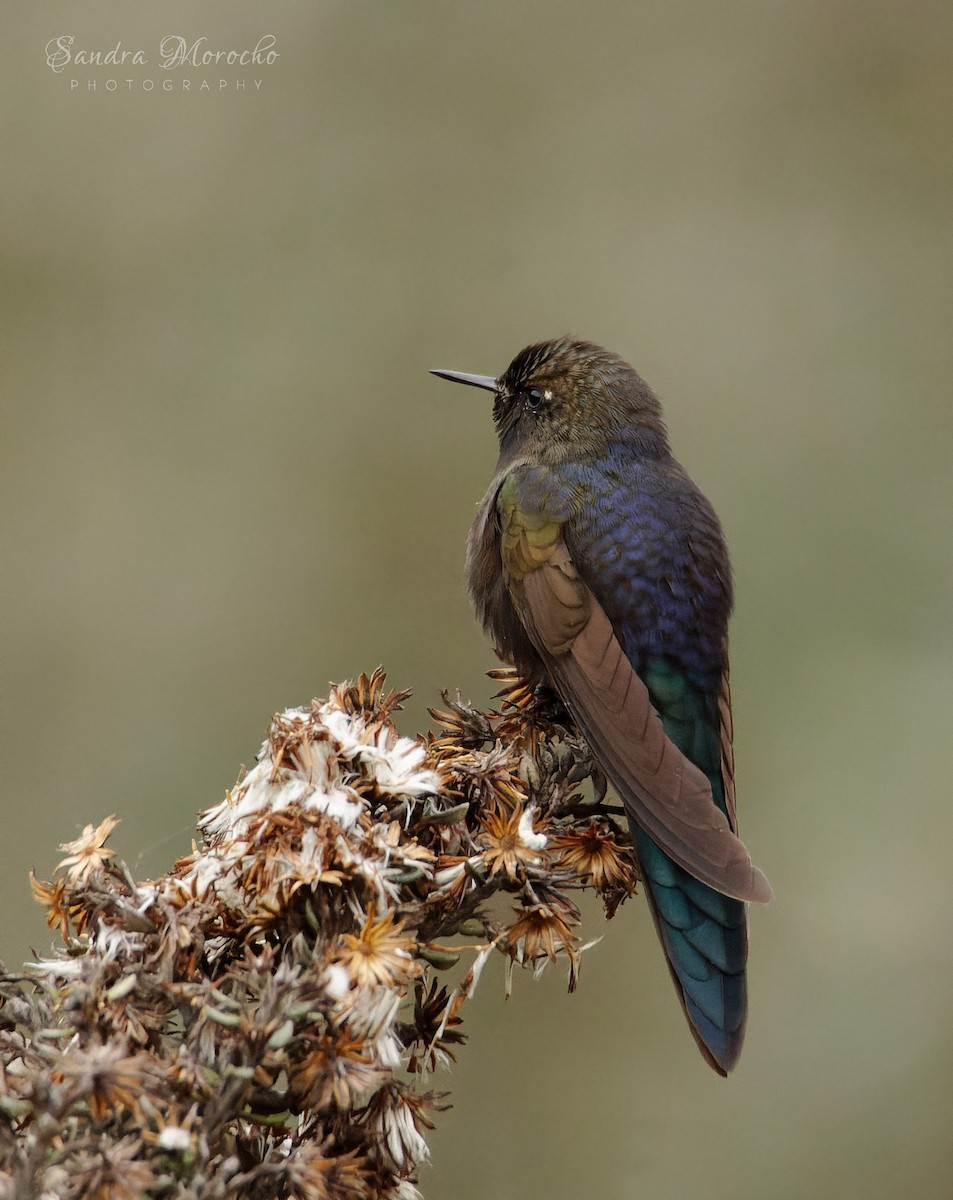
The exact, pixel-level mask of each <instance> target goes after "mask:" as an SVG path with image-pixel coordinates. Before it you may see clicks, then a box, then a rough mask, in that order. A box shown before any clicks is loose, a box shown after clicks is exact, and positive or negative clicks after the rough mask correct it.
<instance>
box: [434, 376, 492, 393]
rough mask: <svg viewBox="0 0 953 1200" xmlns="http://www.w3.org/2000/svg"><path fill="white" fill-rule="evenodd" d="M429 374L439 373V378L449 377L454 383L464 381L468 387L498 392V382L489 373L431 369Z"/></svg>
mask: <svg viewBox="0 0 953 1200" xmlns="http://www.w3.org/2000/svg"><path fill="white" fill-rule="evenodd" d="M430 374H431V375H439V376H440V378H441V379H450V380H452V381H453V382H454V383H465V384H467V385H468V386H469V387H478V388H485V389H486V391H488V392H498V391H499V390H500V388H499V384H498V383H497V382H496V380H495V379H494V378H493V377H492V376H491V375H467V374H466V373H465V372H463V371H431V372H430Z"/></svg>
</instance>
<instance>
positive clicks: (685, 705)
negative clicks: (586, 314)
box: [433, 338, 771, 1075]
mask: <svg viewBox="0 0 953 1200" xmlns="http://www.w3.org/2000/svg"><path fill="white" fill-rule="evenodd" d="M433 373H434V374H435V375H440V376H442V377H444V378H446V379H452V380H454V381H455V382H457V383H465V384H469V385H471V386H474V387H477V388H484V389H486V390H487V391H489V392H492V393H493V396H494V402H493V420H494V422H495V424H496V431H497V434H498V436H499V442H500V457H499V461H498V463H497V468H496V473H495V475H494V477H493V481H492V483H491V484H490V487H489V490H488V491H487V493H486V496H485V497H484V499H483V502H482V504H481V505H480V509H479V511H478V513H477V517H476V520H475V521H474V523H473V527H472V529H471V530H470V538H469V542H468V545H467V574H468V579H469V585H470V591H471V593H472V595H473V600H474V602H475V605H476V609H477V613H478V615H479V617H480V620H481V621H482V622H483V625H484V628H485V629H486V631H487V634H488V635H489V637H490V638H491V639H492V640H493V643H494V645H495V647H496V650H497V653H498V654H499V655H500V657H501V658H502V659H504V660H505V661H506V662H508V663H511V664H512V665H513V666H515V667H516V668H517V670H518V671H519V672H520V673H521V674H523V675H525V676H527V677H528V678H529V679H531V680H534V681H536V682H538V683H545V684H547V685H549V687H551V688H552V689H553V690H554V691H555V692H556V693H557V695H558V696H559V697H560V699H561V700H562V702H563V704H564V705H565V706H566V708H567V709H568V710H569V712H570V713H571V715H572V717H573V719H574V721H575V723H576V725H577V726H578V727H579V729H580V730H581V731H582V733H583V734H584V735H585V738H586V740H587V741H588V743H589V745H590V747H591V749H592V752H593V756H594V758H595V760H596V762H597V763H598V765H599V767H600V768H601V769H602V771H603V772H604V773H605V775H606V776H607V777H608V779H609V780H610V781H611V782H612V784H613V785H614V787H615V789H616V791H617V792H618V793H619V796H620V797H621V799H622V803H623V805H624V807H625V811H626V814H627V816H628V820H629V825H630V828H631V831H632V836H633V840H634V843H635V854H636V857H637V859H638V863H639V867H640V871H641V875H642V879H643V881H644V886H645V892H646V895H647V897H648V901H649V905H650V907H651V910H652V915H653V917H654V918H655V925H656V928H657V930H658V934H659V937H660V938H661V942H662V946H663V948H664V950H665V956H666V958H667V960H668V965H669V968H670V970H671V974H672V979H673V980H674V982H675V987H676V990H677V992H678V995H679V999H680V1000H681V1002H682V1005H683V1007H684V1010H685V1015H686V1016H687V1017H688V1023H689V1026H690V1028H691V1030H692V1033H693V1034H694V1036H695V1040H696V1041H697V1043H698V1046H699V1048H700V1049H701V1052H702V1054H703V1055H704V1056H705V1058H706V1059H707V1061H708V1062H709V1063H710V1064H711V1066H712V1067H714V1069H715V1070H716V1071H718V1072H719V1073H721V1074H723V1075H724V1074H727V1072H728V1071H730V1070H731V1068H732V1067H733V1066H734V1064H735V1062H736V1061H737V1059H738V1055H739V1053H740V1052H741V1044H742V1040H743V1037H744V1029H745V1019H746V1014H747V995H746V983H745V962H746V959H747V954H748V936H747V916H746V902H747V901H752V900H756V901H766V900H769V899H770V897H771V888H770V885H769V884H768V881H767V879H766V878H765V877H764V875H763V874H762V873H761V872H760V871H759V870H758V868H757V867H755V866H754V865H753V864H752V862H751V857H750V855H749V854H748V851H747V850H746V848H745V846H744V844H743V843H742V842H741V840H740V839H739V837H738V832H737V819H736V815H735V788H734V762H733V755H732V745H731V738H732V725H731V698H730V694H729V690H728V616H729V613H730V611H731V605H732V583H731V568H730V564H729V561H728V552H727V549H726V547H725V540H724V537H723V535H722V531H721V526H720V524H719V522H718V518H717V516H716V515H715V512H714V509H713V508H712V506H711V505H710V504H709V502H708V501H707V500H706V499H705V497H704V495H702V493H701V491H700V490H699V489H698V487H696V485H695V484H694V483H693V482H692V480H691V479H690V478H689V476H688V474H687V473H686V472H685V470H684V469H683V468H682V467H681V466H680V465H679V463H678V462H676V460H675V459H674V458H673V457H672V452H671V450H670V448H669V442H668V435H667V432H666V429H665V424H664V421H663V419H662V409H661V406H660V404H659V402H658V400H657V399H656V397H655V395H654V393H653V392H652V390H651V388H649V386H648V384H646V383H645V381H644V380H643V379H641V378H640V376H639V375H637V374H636V372H635V371H634V370H633V368H632V367H631V366H629V364H628V363H627V362H625V361H624V360H623V359H621V358H619V357H618V356H617V355H615V354H611V353H610V352H609V351H607V350H603V349H602V348H601V347H599V346H595V345H592V344H591V343H589V342H581V341H576V340H574V339H571V338H560V339H558V340H556V341H551V342H542V343H540V344H539V345H534V346H529V347H527V348H526V349H525V350H523V351H521V352H520V353H519V354H518V355H517V356H516V358H514V359H513V361H512V362H511V363H510V365H509V367H507V369H506V371H505V372H504V373H503V374H502V375H501V376H500V377H499V378H498V379H497V378H491V377H489V376H483V375H466V374H463V373H461V372H456V371H434V372H433Z"/></svg>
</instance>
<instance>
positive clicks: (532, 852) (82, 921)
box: [0, 671, 635, 1200]
mask: <svg viewBox="0 0 953 1200" xmlns="http://www.w3.org/2000/svg"><path fill="white" fill-rule="evenodd" d="M500 678H501V679H503V680H504V682H505V683H506V685H507V686H506V689H505V691H504V693H502V694H501V704H500V711H498V712H497V711H490V712H485V713H480V712H477V711H476V710H474V709H472V708H471V707H469V706H467V705H465V704H463V703H462V702H461V701H459V700H455V701H450V700H448V699H447V698H446V697H444V702H445V706H446V707H445V710H444V711H443V712H442V713H440V714H439V716H438V718H437V719H438V720H439V721H440V722H441V724H442V730H441V731H440V732H439V733H438V734H437V735H428V736H427V737H426V738H424V739H417V740H411V739H409V738H406V737H402V736H400V734H399V733H398V731H397V729H396V727H395V726H394V724H393V720H392V718H393V715H394V713H395V712H396V711H397V710H398V708H399V706H400V703H401V701H402V700H403V699H404V698H405V696H406V693H404V692H395V691H387V690H386V688H385V680H384V675H383V672H379V671H378V672H374V673H373V674H372V675H370V676H361V677H360V678H359V679H358V680H357V682H356V683H353V684H341V685H339V686H337V687H335V688H334V689H333V690H332V692H331V695H330V696H329V697H328V698H327V699H326V700H315V701H314V702H313V703H312V704H311V705H310V707H309V708H306V709H288V710H287V711H285V712H283V713H279V714H278V715H277V716H276V717H275V718H274V719H273V721H272V722H271V726H270V728H269V730H268V735H267V737H266V740H265V742H264V745H263V746H262V750H261V752H260V754H259V756H258V760H257V762H256V763H255V764H254V765H253V766H252V767H251V769H250V770H248V771H247V772H246V773H244V774H243V775H242V777H241V778H240V779H239V781H238V783H237V784H236V785H235V786H234V788H232V789H231V790H230V791H229V792H228V793H226V797H225V799H224V800H223V801H222V802H221V803H220V804H217V805H215V806H214V807H213V808H210V809H209V810H208V811H207V812H204V813H202V814H201V816H200V818H199V835H200V840H199V842H198V844H197V845H195V846H193V849H192V852H191V853H190V854H188V855H186V856H185V857H183V858H181V859H180V860H179V861H178V862H177V863H176V864H175V865H174V867H173V868H172V870H171V871H170V873H169V874H168V875H165V876H163V877H161V878H159V879H156V880H152V881H149V882H142V883H136V882H135V881H134V880H133V877H132V875H131V874H130V873H129V871H128V869H127V868H125V867H124V866H123V865H122V864H121V863H120V862H118V860H116V858H115V856H114V854H113V852H112V851H110V850H107V849H106V848H105V843H106V840H107V838H108V837H109V835H110V833H111V832H112V830H113V829H114V828H115V825H116V818H115V817H108V818H106V820H104V821H103V822H101V824H100V825H99V826H98V827H96V828H93V827H92V826H87V827H86V829H84V831H83V833H82V834H81V835H80V837H78V838H76V839H75V840H74V841H72V842H68V843H66V844H65V845H64V846H63V847H62V849H63V851H65V852H66V856H65V857H64V858H63V859H62V861H61V862H60V864H59V867H58V868H57V870H58V872H59V874H58V875H57V877H56V879H55V880H54V881H53V882H51V883H45V882H42V881H40V880H36V879H33V880H32V886H33V890H34V895H35V896H36V898H37V900H39V901H40V903H41V904H43V905H44V907H45V908H46V909H47V914H48V915H47V919H48V921H49V923H50V925H51V926H52V927H54V928H56V929H58V931H59V933H60V935H61V937H62V938H63V940H64V942H65V943H66V949H65V951H61V952H59V953H57V954H56V955H55V956H54V957H52V958H50V959H47V960H44V961H42V962H39V963H35V964H31V969H30V973H29V974H28V975H24V974H21V975H11V976H0V1009H2V1019H0V1117H2V1121H0V1126H2V1128H3V1130H5V1131H6V1132H5V1133H4V1135H3V1137H0V1191H2V1189H3V1188H4V1187H5V1186H6V1185H7V1181H9V1180H12V1179H16V1180H17V1181H18V1184H17V1186H20V1184H21V1183H22V1186H23V1187H24V1188H26V1187H28V1188H30V1189H32V1190H31V1191H30V1194H33V1193H34V1192H35V1193H36V1194H40V1193H41V1192H42V1194H43V1196H44V1198H45V1200H80V1197H83V1198H86V1197H97V1198H100V1200H106V1198H107V1197H108V1198H109V1200H132V1197H136V1200H138V1197H139V1196H141V1195H157V1196H158V1195H162V1196H163V1197H168V1198H169V1200H194V1197H195V1196H205V1195H209V1196H211V1195H219V1196H222V1197H226V1198H227V1200H263V1198H265V1197H273V1196H284V1197H289V1198H300V1200H372V1198H381V1200H414V1198H415V1197H418V1196H419V1193H418V1192H417V1189H416V1186H415V1180H416V1178H417V1174H418V1171H419V1168H420V1165H421V1164H422V1163H423V1162H424V1161H425V1160H426V1158H427V1145H426V1140H425V1139H426V1134H427V1131H428V1130H429V1129H430V1128H432V1113H433V1112H434V1111H435V1110H436V1109H438V1108H439V1107H440V1104H439V1103H438V1101H437V1098H436V1097H435V1096H434V1095H433V1094H431V1093H424V1092H422V1091H421V1090H420V1088H421V1087H422V1086H423V1079H424V1078H425V1077H426V1076H427V1075H428V1073H429V1072H432V1071H434V1070H436V1069H438V1068H439V1067H445V1066H448V1065H450V1064H451V1063H452V1061H453V1057H454V1053H455V1052H456V1050H457V1049H458V1048H459V1047H460V1046H461V1045H462V1044H463V1043H464V1040H465V1035H464V1033H463V1028H462V1015H461V1014H462V1011H463V1006H464V1005H465V1003H466V1001H467V1000H468V999H469V997H470V996H471V995H472V994H473V992H474V990H475V988H476V986H477V983H478V981H479V978H480V975H481V972H482V971H483V969H484V967H485V965H486V963H487V962H488V960H489V959H490V957H492V956H494V955H496V954H497V953H499V952H502V953H503V954H504V955H505V956H506V958H507V960H508V964H507V987H510V986H511V984H512V974H513V970H514V968H515V966H516V965H521V964H522V965H526V966H529V967H531V968H532V969H533V970H534V971H536V972H538V971H540V970H541V969H542V968H543V967H544V966H545V965H546V964H547V963H549V962H552V961H554V960H556V959H557V958H560V957H563V958H566V959H567V960H568V962H569V967H570V987H573V986H575V980H576V975H577V971H578V964H579V957H580V955H581V953H582V950H583V949H584V947H583V946H581V945H580V938H579V936H578V926H579V913H578V911H577V909H576V908H575V906H574V904H573V902H572V899H571V896H572V895H573V894H575V891H576V889H578V888H580V887H590V888H595V889H596V890H598V891H599V892H600V893H601V895H602V897H603V899H604V901H605V903H606V906H607V910H608V909H609V907H610V906H614V905H615V904H617V903H618V902H619V901H620V900H621V899H622V898H624V897H625V896H627V895H630V894H631V893H632V892H633V890H634V886H635V885H634V873H633V869H632V866H631V863H630V862H629V860H628V855H627V851H626V849H625V836H626V835H625V834H624V833H622V832H621V831H620V830H618V829H617V828H616V826H615V825H614V824H613V822H612V820H611V819H610V817H609V815H608V810H607V809H606V808H605V806H604V805H602V804H601V803H600V802H599V796H598V794H597V796H596V803H594V804H592V803H590V804H583V803H582V802H581V797H580V795H579V792H578V790H577V789H578V785H579V783H580V781H581V780H582V779H583V778H585V776H586V774H587V773H588V772H590V771H591V763H590V762H589V759H588V751H587V750H586V748H585V745H584V744H583V743H582V742H581V740H580V739H579V738H578V736H577V735H576V734H575V733H574V731H573V730H572V729H571V728H570V727H568V725H567V723H566V717H565V713H563V712H561V710H560V708H559V706H558V704H556V703H555V702H554V701H553V699H552V697H551V696H547V694H546V693H545V692H544V691H542V690H541V689H536V688H533V687H530V686H529V685H528V684H526V683H525V682H523V681H520V680H518V679H517V678H515V677H513V676H512V675H511V674H506V675H502V676H500ZM499 893H509V894H510V895H512V894H513V893H518V894H519V897H520V899H521V901H522V904H521V906H520V907H518V908H517V909H516V911H515V913H514V914H513V916H512V918H511V919H510V920H509V921H508V922H507V921H504V922H502V923H500V921H499V920H498V919H497V918H496V917H494V916H493V915H492V914H491V912H490V911H489V910H487V909H486V907H485V906H486V904H487V902H488V901H489V900H490V899H491V898H492V897H493V896H494V895H496V894H499ZM461 941H462V943H463V944H461ZM461 958H463V959H464V965H463V966H462V967H457V965H456V964H457V962H458V960H460V959H461ZM467 963H468V964H469V965H468V966H467ZM438 971H447V972H448V981H447V983H446V984H445V985H444V984H438V982H437V972H438ZM461 976H462V977H461ZM418 1085H419V1086H418ZM24 1194H26V1193H24Z"/></svg>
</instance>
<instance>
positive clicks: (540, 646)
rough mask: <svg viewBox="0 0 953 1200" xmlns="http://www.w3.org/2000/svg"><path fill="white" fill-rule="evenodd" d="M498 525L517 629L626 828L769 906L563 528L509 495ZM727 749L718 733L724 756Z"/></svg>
mask: <svg viewBox="0 0 953 1200" xmlns="http://www.w3.org/2000/svg"><path fill="white" fill-rule="evenodd" d="M499 516H500V538H501V541H500V548H501V553H502V557H503V569H504V574H505V577H506V581H507V587H508V590H509V592H510V595H511V597H512V600H513V604H514V606H515V608H516V610H517V612H518V614H519V617H520V620H521V621H522V623H523V625H524V627H525V629H526V631H527V633H528V635H529V637H530V639H531V641H532V642H533V645H534V646H535V647H536V649H537V651H538V652H539V654H540V655H541V656H542V658H543V660H544V662H545V664H546V668H547V671H548V673H549V677H550V679H551V681H552V683H553V685H554V686H555V688H556V690H557V692H558V693H559V695H560V696H561V697H562V700H563V702H564V703H565V704H566V706H567V707H568V708H569V710H570V711H571V712H572V714H573V717H574V718H575V720H576V722H577V723H578V724H579V726H580V727H581V729H582V731H583V732H584V734H585V736H586V739H587V740H588V742H589V744H590V745H591V746H592V748H593V750H594V751H595V754H596V757H597V758H598V760H599V763H600V765H601V766H602V767H603V769H604V770H605V771H606V773H607V774H608V776H609V778H610V779H611V780H612V782H613V783H614V784H615V786H616V789H617V790H618V792H619V794H620V796H621V798H622V800H623V802H624V804H625V806H626V809H627V810H628V811H629V812H630V813H631V815H632V817H633V819H634V820H635V821H636V823H637V824H638V825H639V826H640V827H641V828H642V829H644V830H645V831H646V833H648V834H649V836H650V837H652V838H653V839H654V840H655V841H656V842H657V843H658V845H659V846H660V847H661V848H662V849H663V850H664V851H665V852H666V854H668V855H669V856H670V857H671V858H673V859H674V860H675V862H677V863H679V864H680V865H681V866H682V867H684V868H685V870H686V871H688V872H689V873H690V874H691V875H693V876H694V877H695V878H696V879H699V880H701V881H702V882H703V883H706V884H708V886H709V887H712V888H714V889H715V890H716V891H719V892H722V893H723V894H725V895H727V896H734V897H736V898H737V899H739V900H757V901H766V900H769V899H770V898H771V887H770V885H769V883H768V881H767V879H766V878H765V877H764V875H763V874H762V873H761V872H760V871H759V870H758V868H757V867H756V866H754V864H753V863H752V861H751V856H750V855H749V854H748V851H747V849H746V848H745V845H744V843H743V842H742V841H741V840H740V839H739V838H738V837H736V836H735V834H734V833H733V832H732V829H731V825H730V824H729V821H728V818H727V817H726V816H725V814H724V813H723V812H722V811H721V810H720V809H719V808H718V806H717V805H716V804H715V802H714V801H713V799H712V794H711V785H710V784H709V782H708V779H707V778H706V777H705V775H704V774H703V773H702V771H700V770H699V769H698V767H696V766H695V765H694V764H693V763H692V762H690V761H689V760H688V759H687V758H686V757H685V755H684V754H682V752H681V751H680V750H679V749H678V748H677V747H676V746H675V745H674V743H673V742H671V741H670V740H669V738H668V737H667V736H666V734H665V731H664V729H663V728H662V722H661V721H660V720H659V717H658V715H657V713H656V712H655V709H654V708H653V707H652V702H651V699H650V697H649V692H648V689H647V688H646V686H645V684H644V683H643V681H642V680H641V679H640V678H639V676H638V675H637V673H636V672H635V670H634V669H633V667H632V665H631V663H630V662H629V660H628V658H627V657H626V655H625V652H624V651H623V649H622V646H621V645H620V643H619V641H618V639H617V638H616V636H615V633H614V631H613V628H612V624H611V622H610V620H609V618H608V617H607V616H606V613H605V611H604V610H603V608H602V606H601V605H600V604H599V602H598V600H597V599H596V597H595V596H594V595H593V593H592V592H591V591H590V589H589V588H588V587H587V586H586V584H585V583H584V582H583V580H582V579H580V577H579V574H578V572H577V570H576V567H575V564H574V563H573V561H572V557H571V555H570V553H569V550H568V549H567V547H566V543H565V540H564V538H563V531H562V525H561V522H560V521H558V520H554V519H551V518H549V517H547V516H545V515H541V514H535V513H531V512H527V511H526V510H525V509H524V508H522V507H521V506H520V504H519V502H518V498H517V497H516V495H515V489H514V488H507V487H506V485H504V487H503V489H501V492H500V496H499ZM729 711H730V710H729ZM728 733H729V736H728V741H727V746H728V750H727V754H728V764H729V767H730V763H731V758H730V730H729V731H728ZM725 744H726V741H725V734H724V733H723V742H722V753H723V754H725ZM726 774H727V779H726V790H727V791H728V792H729V794H730V793H731V790H732V789H731V785H730V783H729V782H728V780H730V777H731V774H730V770H729V771H728V772H727V773H726ZM733 807H734V805H733V797H732V802H731V804H730V811H732V810H733ZM732 815H733V812H732Z"/></svg>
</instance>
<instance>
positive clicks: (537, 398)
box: [523, 388, 543, 412]
mask: <svg viewBox="0 0 953 1200" xmlns="http://www.w3.org/2000/svg"><path fill="white" fill-rule="evenodd" d="M523 398H524V401H525V404H526V407H527V408H528V409H530V410H531V411H532V412H535V411H536V409H537V408H539V406H540V405H541V404H542V402H543V393H542V392H541V391H540V390H539V388H529V389H528V390H527V391H525V392H524V393H523Z"/></svg>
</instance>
